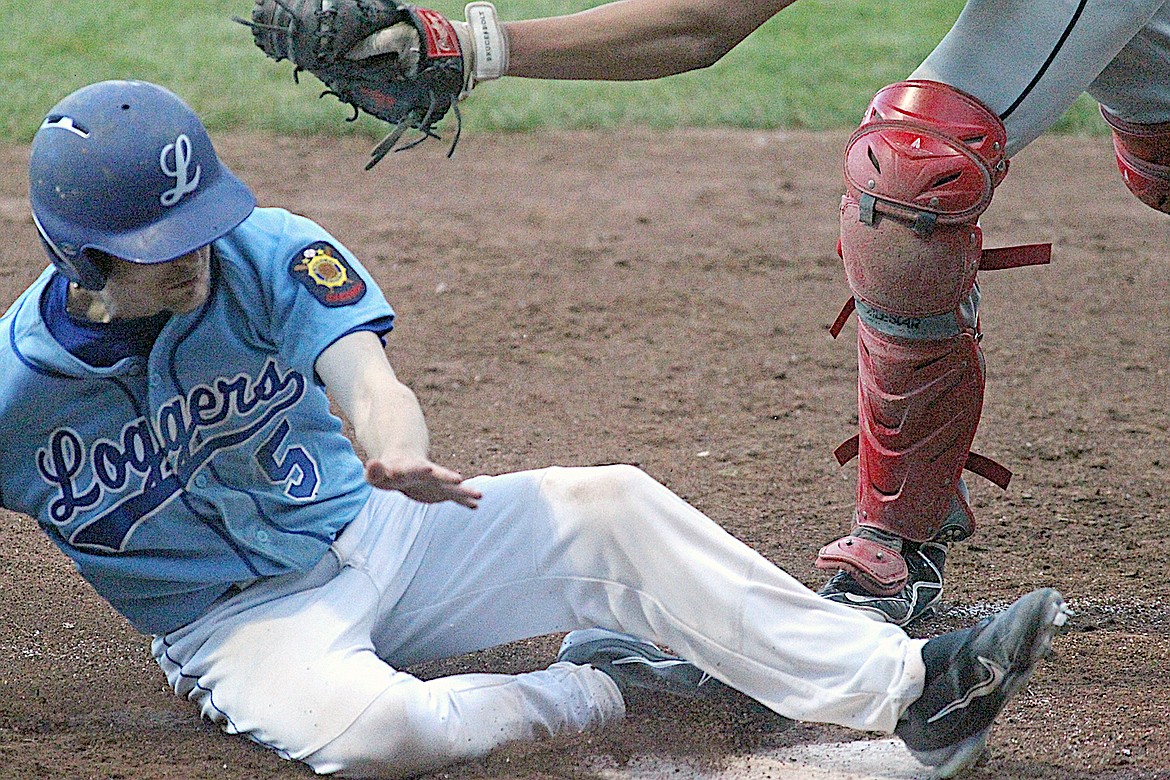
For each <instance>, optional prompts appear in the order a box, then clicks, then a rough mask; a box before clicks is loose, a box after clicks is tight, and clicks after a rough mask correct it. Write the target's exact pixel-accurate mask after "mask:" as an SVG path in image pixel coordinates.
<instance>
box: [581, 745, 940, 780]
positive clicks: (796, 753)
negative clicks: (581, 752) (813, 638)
mask: <svg viewBox="0 0 1170 780" xmlns="http://www.w3.org/2000/svg"><path fill="white" fill-rule="evenodd" d="M595 771H596V773H597V775H599V776H600V777H603V778H606V780H661V779H662V778H664V777H669V778H671V780H929V779H930V778H931V777H933V773H932V772H931V770H930V769H928V768H926V767H924V766H923V765H922V764H920V763H918V762H917V761H915V760H914V758H913V757H912V756H911V755H910V751H908V750H907V749H906V747H905V745H903V744H902V742H901V740H896V739H882V740H872V741H870V740H861V741H857V742H831V743H824V744H817V745H799V746H797V747H791V748H784V749H781V750H771V751H767V752H762V753H752V754H751V755H748V756H737V757H735V758H732V759H729V760H726V761H721V762H720V763H719V764H718V765H716V766H709V765H703V764H701V763H698V762H687V761H671V760H667V759H662V758H648V757H643V758H634V759H631V760H630V761H629V762H628V763H627V764H625V765H624V766H622V767H613V766H609V767H597V768H596V769H595Z"/></svg>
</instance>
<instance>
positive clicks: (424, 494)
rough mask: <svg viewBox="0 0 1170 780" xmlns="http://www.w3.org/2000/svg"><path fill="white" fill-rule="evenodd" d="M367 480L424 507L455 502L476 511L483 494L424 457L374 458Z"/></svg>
mask: <svg viewBox="0 0 1170 780" xmlns="http://www.w3.org/2000/svg"><path fill="white" fill-rule="evenodd" d="M366 481H367V482H369V483H370V484H371V485H373V486H374V487H376V488H381V489H382V490H397V491H398V492H400V493H402V494H403V495H405V496H407V497H408V498H412V499H414V500H415V501H421V502H422V503H424V504H438V503H440V502H443V501H454V502H455V503H456V504H459V505H461V506H465V507H467V508H468V509H475V508H476V507H477V506H478V505H479V499H481V498H483V493H481V492H479V491H478V490H476V489H475V488H471V487H468V486H467V485H465V484H463V476H462V475H461V474H459V472H457V471H452V470H451V469H449V468H445V467H443V466H440V465H438V464H435V463H431V462H430V461H429V460H426V459H425V458H420V459H414V460H405V459H397V460H391V459H371V460H369V461H367V462H366Z"/></svg>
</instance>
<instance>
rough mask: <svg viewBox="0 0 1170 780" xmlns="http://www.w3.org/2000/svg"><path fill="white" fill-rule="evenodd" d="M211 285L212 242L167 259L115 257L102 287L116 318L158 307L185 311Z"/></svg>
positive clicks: (155, 310) (153, 311)
mask: <svg viewBox="0 0 1170 780" xmlns="http://www.w3.org/2000/svg"><path fill="white" fill-rule="evenodd" d="M210 289H211V246H210V245H209V246H205V247H201V248H199V249H196V250H195V251H194V252H191V253H189V254H186V255H183V256H182V257H180V258H178V259H176V260H172V261H170V262H169V263H156V264H154V265H141V264H137V263H127V262H125V261H121V260H119V261H116V262H115V263H114V266H113V268H111V269H110V274H109V276H108V277H107V278H106V286H105V288H104V289H103V290H102V294H103V295H104V296H105V299H106V301H107V303H108V304H109V305H110V307H111V308H112V309H113V311H114V316H115V317H117V318H119V319H130V318H132V317H148V316H150V315H151V314H157V313H158V312H160V311H169V312H174V313H175V314H186V313H187V312H189V311H194V310H195V309H197V308H198V307H199V306H201V305H202V304H203V302H204V301H205V300H207V295H208V292H209V291H210Z"/></svg>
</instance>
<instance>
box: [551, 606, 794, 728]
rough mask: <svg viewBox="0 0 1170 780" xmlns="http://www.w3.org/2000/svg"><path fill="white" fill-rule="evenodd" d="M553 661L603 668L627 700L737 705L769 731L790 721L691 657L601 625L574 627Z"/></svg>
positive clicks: (785, 725)
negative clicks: (662, 697)
mask: <svg viewBox="0 0 1170 780" xmlns="http://www.w3.org/2000/svg"><path fill="white" fill-rule="evenodd" d="M557 661H567V662H569V663H573V664H580V665H582V666H592V667H593V668H595V669H598V670H599V671H602V672H604V673H605V674H607V675H609V677H610V679H612V680H613V681H614V682H615V683H617V687H618V689H619V690H620V691H621V693H622V698H624V699H625V700H626V701H629V699H630V694H631V693H632V692H633V691H636V690H641V691H647V692H650V693H666V694H670V695H672V696H681V697H683V698H687V699H702V700H704V701H709V702H714V703H719V704H723V705H725V706H729V707H733V708H741V709H742V710H744V712H745V714H750V715H753V716H759V715H763V716H765V717H766V718H767V720H768V728H770V729H773V730H779V729H780V728H786V727H787V726H789V725H791V724H792V721H791V720H789V719H788V718H785V717H783V716H782V715H778V714H777V713H775V712H773V711H772V710H770V709H769V708H767V707H765V706H764V705H763V704H760V703H759V702H758V701H756V700H755V699H753V698H751V697H750V696H748V695H746V694H744V693H740V692H739V691H737V690H735V689H734V688H732V687H730V686H729V685H726V684H724V683H723V682H721V681H719V680H717V679H715V678H714V677H712V676H711V675H709V674H707V673H706V672H704V671H703V670H702V669H700V668H699V667H697V666H695V665H694V664H693V663H691V662H690V661H687V660H685V659H683V658H679V657H677V656H673V655H670V654H668V653H666V652H663V650H662V648H660V647H658V645H656V644H654V643H653V642H648V641H646V640H645V639H639V638H638V637H635V636H631V635H629V634H622V633H619V632H617V631H610V630H608V629H605V628H586V629H582V630H579V631H572V632H570V633H569V634H568V635H567V636H566V637H565V638H564V641H562V642H561V649H560V652H558V653H557Z"/></svg>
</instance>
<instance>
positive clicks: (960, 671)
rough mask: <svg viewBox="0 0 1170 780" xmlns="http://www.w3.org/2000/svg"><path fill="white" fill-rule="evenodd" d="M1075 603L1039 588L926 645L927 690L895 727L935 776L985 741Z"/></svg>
mask: <svg viewBox="0 0 1170 780" xmlns="http://www.w3.org/2000/svg"><path fill="white" fill-rule="evenodd" d="M1071 616H1072V611H1071V610H1069V608H1068V607H1067V606H1066V605H1065V603H1064V598H1063V597H1062V596H1061V595H1060V593H1058V592H1057V591H1055V590H1053V589H1052V588H1042V589H1040V590H1034V591H1032V592H1031V593H1029V594H1028V595H1026V596H1024V597H1022V598H1021V599H1019V600H1018V601H1016V602H1015V603H1014V604H1012V605H1011V606H1010V607H1008V608H1007V610H1005V611H1003V612H1001V613H999V614H998V615H993V616H991V617H988V618H984V619H983V620H981V621H980V622H979V623H977V624H975V625H974V626H972V627H971V628H967V629H963V630H961V631H952V632H950V633H948V634H943V635H942V636H939V637H936V638H934V639H931V640H929V641H928V642H927V643H926V644H925V645H924V646H923V648H922V660H923V663H924V664H925V665H926V681H925V685H924V687H923V691H922V695H921V696H920V697H919V698H918V699H917V700H916V701H915V702H914V703H913V704H911V705H910V706H909V707H908V708H906V711H905V712H904V713H902V719H901V720H900V721H899V722H898V726H897V728H895V729H894V733H895V734H896V735H897V736H899V737H901V738H902V741H903V742H905V743H906V747H908V748H910V752H911V753H912V754H913V755H914V757H915V758H916V759H917V760H918V761H920V762H921V763H923V764H925V765H926V766H930V767H933V768H934V769H935V772H936V774H937V776H938V777H942V778H947V777H954V776H955V775H956V774H958V773H959V772H961V771H963V770H964V769H967V768H968V767H970V766H971V765H972V764H974V763H975V762H976V761H978V760H979V758H980V757H981V756H982V755H983V752H984V751H985V750H986V749H987V734H988V732H989V731H990V730H991V726H992V723H993V722H994V721H995V718H996V716H997V715H999V713H1000V711H1001V710H1002V709H1003V707H1004V705H1005V704H1006V703H1007V701H1008V699H1010V698H1011V697H1012V696H1013V695H1014V694H1015V693H1016V692H1017V691H1019V690H1020V689H1021V688H1023V687H1024V684H1025V683H1026V682H1027V681H1028V678H1029V677H1030V676H1031V675H1032V671H1033V669H1034V668H1035V666H1036V664H1037V663H1038V662H1039V661H1040V660H1041V659H1042V658H1045V657H1046V656H1047V655H1048V654H1049V653H1050V652H1051V650H1052V638H1053V637H1054V636H1055V635H1056V634H1057V633H1058V632H1059V631H1060V630H1061V629H1062V628H1063V627H1064V626H1065V624H1066V623H1067V622H1068V619H1069V618H1070V617H1071Z"/></svg>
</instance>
